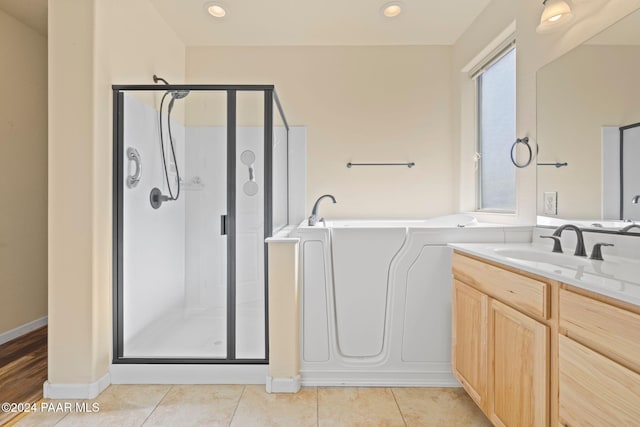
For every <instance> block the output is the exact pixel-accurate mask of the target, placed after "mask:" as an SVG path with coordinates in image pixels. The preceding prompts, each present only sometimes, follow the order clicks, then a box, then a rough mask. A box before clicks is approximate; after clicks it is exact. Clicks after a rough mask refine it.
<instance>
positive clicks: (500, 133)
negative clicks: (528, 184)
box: [474, 43, 516, 212]
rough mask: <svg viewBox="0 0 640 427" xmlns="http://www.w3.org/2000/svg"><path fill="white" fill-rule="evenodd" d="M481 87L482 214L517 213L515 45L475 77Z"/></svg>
mask: <svg viewBox="0 0 640 427" xmlns="http://www.w3.org/2000/svg"><path fill="white" fill-rule="evenodd" d="M474 77H475V78H476V87H477V100H478V104H477V123H478V130H477V132H478V134H477V141H478V142H477V144H478V145H477V153H478V154H477V157H476V158H477V159H478V168H477V170H478V175H477V183H478V186H477V194H478V198H477V199H478V203H477V207H478V209H479V210H489V211H509V212H513V211H515V207H516V171H515V167H514V166H513V164H512V163H511V158H510V154H509V153H510V150H511V145H512V144H513V142H514V141H515V139H516V49H515V45H514V44H513V43H510V44H509V46H508V47H506V48H503V49H502V51H501V52H500V53H499V54H498V55H495V56H493V57H492V59H491V60H489V61H487V62H485V65H484V66H483V67H481V68H480V70H479V71H477V72H476V73H475V75H474Z"/></svg>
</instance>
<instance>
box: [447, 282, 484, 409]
mask: <svg viewBox="0 0 640 427" xmlns="http://www.w3.org/2000/svg"><path fill="white" fill-rule="evenodd" d="M488 306H489V298H488V297H487V296H486V295H484V294H482V293H480V292H478V291H476V290H475V289H473V288H472V287H470V286H467V285H465V284H464V283H462V282H460V281H458V280H454V282H453V310H452V315H453V324H452V331H453V337H452V351H451V353H452V354H451V356H452V358H451V360H452V365H453V366H452V367H453V373H454V375H455V376H456V378H457V379H458V381H460V384H462V386H463V387H464V389H465V390H466V391H467V393H469V395H470V396H471V398H472V399H473V400H475V402H476V403H477V404H478V406H479V407H480V408H481V409H483V410H485V409H486V396H487V371H488V370H487V323H488V322H487V309H488Z"/></svg>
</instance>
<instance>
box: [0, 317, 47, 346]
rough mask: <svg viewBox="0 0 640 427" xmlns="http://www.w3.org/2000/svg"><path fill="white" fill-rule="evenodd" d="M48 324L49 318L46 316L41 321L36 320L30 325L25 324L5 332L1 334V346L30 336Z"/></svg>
mask: <svg viewBox="0 0 640 427" xmlns="http://www.w3.org/2000/svg"><path fill="white" fill-rule="evenodd" d="M48 322H49V318H48V316H44V317H41V318H40V319H36V320H33V321H31V322H29V323H25V324H24V325H21V326H18V327H17V328H13V329H11V330H10V331H7V332H3V333H1V334H0V345H2V344H4V343H6V342H9V341H11V340H14V339H16V338H18V337H21V336H23V335H24V334H28V333H29V332H31V331H35V330H36V329H38V328H41V327H43V326H45V325H46V324H47V323H48Z"/></svg>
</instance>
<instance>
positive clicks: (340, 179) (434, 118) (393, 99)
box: [187, 46, 455, 218]
mask: <svg viewBox="0 0 640 427" xmlns="http://www.w3.org/2000/svg"><path fill="white" fill-rule="evenodd" d="M450 67H451V48H450V47H443V46H410V47H259V48H252V47H235V48H228V47H192V48H188V49H187V80H188V81H189V82H190V83H255V84H258V83H262V84H275V85H276V90H277V91H278V94H279V96H280V99H281V101H282V104H283V107H284V110H285V113H286V115H287V119H288V121H289V124H290V125H301V126H306V127H307V132H308V133H307V136H308V159H307V165H308V169H307V170H308V181H307V183H308V184H307V194H308V196H307V197H308V199H307V205H308V206H307V210H308V211H310V210H311V206H312V204H313V202H314V200H315V199H316V198H317V197H318V196H320V195H322V194H325V193H331V194H333V195H335V196H336V199H337V201H338V203H337V204H335V205H333V204H331V203H327V204H324V205H323V207H322V211H321V213H322V215H323V216H326V217H333V218H335V217H358V218H381V217H400V218H426V217H431V216H434V215H441V214H446V213H450V212H452V211H453V210H454V199H453V196H452V192H453V190H454V188H455V187H454V185H453V182H454V174H453V171H452V168H451V165H452V164H453V143H452V138H451V68H450ZM349 161H352V162H405V161H414V162H416V166H415V167H414V168H412V169H408V168H405V167H361V168H356V167H354V168H352V169H348V168H347V167H346V164H347V162H349Z"/></svg>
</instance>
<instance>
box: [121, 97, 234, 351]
mask: <svg viewBox="0 0 640 427" xmlns="http://www.w3.org/2000/svg"><path fill="white" fill-rule="evenodd" d="M174 93H175V92H174V91H159V92H134V91H127V92H125V93H123V94H122V98H121V101H120V102H121V103H122V105H121V107H122V111H123V112H124V114H123V115H122V123H121V124H122V131H121V138H122V144H123V147H122V148H123V152H122V155H123V159H122V162H123V166H124V167H123V168H122V171H121V174H122V184H123V186H122V194H121V197H122V208H123V215H122V236H121V239H120V240H121V242H122V259H121V261H120V263H121V265H122V280H121V283H122V285H121V286H122V310H121V313H122V314H121V315H122V319H121V322H120V324H121V326H120V327H121V328H122V330H121V339H122V343H121V345H120V346H119V347H120V348H119V351H120V352H121V357H123V358H128V359H145V360H146V359H150V360H154V359H176V360H179V359H188V360H192V359H226V358H227V353H228V351H227V345H228V339H227V287H228V286H227V262H228V254H227V236H226V235H224V234H222V233H221V231H223V225H224V224H223V222H224V216H223V215H225V214H226V213H227V193H228V191H227V167H226V166H227V160H226V158H227V126H226V119H227V117H226V93H225V92H220V91H218V92H195V91H191V92H189V93H187V95H186V96H182V97H176V96H174ZM174 98H175V99H174ZM161 106H162V108H161ZM132 150H135V152H136V153H137V158H138V160H134V159H132V157H131V153H132V152H133V151H132ZM137 171H140V173H139V180H138V182H136V183H135V185H128V184H127V183H128V182H130V177H131V176H132V175H135V173H136V172H137ZM154 189H156V190H154ZM152 191H156V194H159V195H160V196H159V200H161V201H162V200H163V201H162V202H161V203H159V204H158V203H156V204H155V205H153V204H152V203H151V201H152V200H151V199H152V198H153V196H152Z"/></svg>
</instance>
